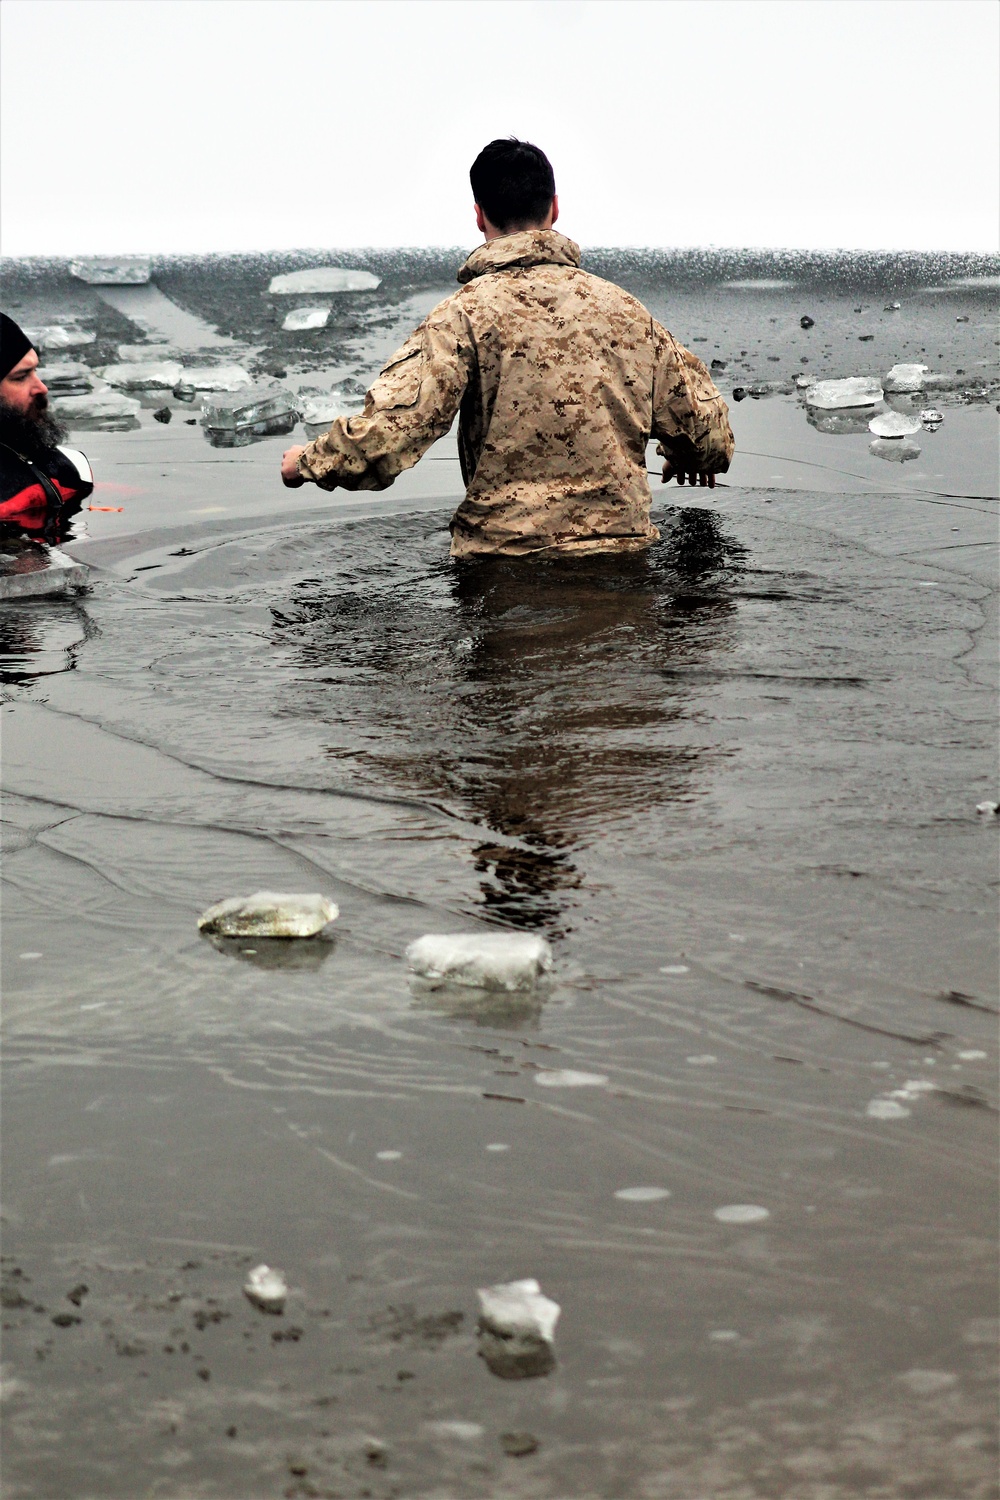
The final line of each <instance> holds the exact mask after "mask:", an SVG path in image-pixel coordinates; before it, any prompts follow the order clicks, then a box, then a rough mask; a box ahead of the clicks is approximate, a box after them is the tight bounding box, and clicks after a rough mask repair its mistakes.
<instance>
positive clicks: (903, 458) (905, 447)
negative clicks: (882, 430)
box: [868, 437, 920, 464]
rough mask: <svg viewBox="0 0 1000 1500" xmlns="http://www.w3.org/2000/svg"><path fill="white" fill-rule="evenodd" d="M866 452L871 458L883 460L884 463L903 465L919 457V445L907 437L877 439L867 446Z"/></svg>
mask: <svg viewBox="0 0 1000 1500" xmlns="http://www.w3.org/2000/svg"><path fill="white" fill-rule="evenodd" d="M868 452H869V453H870V454H871V455H872V457H873V458H884V459H885V461H886V463H890V464H905V463H909V461H910V459H911V458H919V457H920V445H919V443H915V442H914V441H913V439H912V438H908V437H904V438H898V437H896V438H885V437H877V438H873V439H872V441H871V442H870V443H869V444H868Z"/></svg>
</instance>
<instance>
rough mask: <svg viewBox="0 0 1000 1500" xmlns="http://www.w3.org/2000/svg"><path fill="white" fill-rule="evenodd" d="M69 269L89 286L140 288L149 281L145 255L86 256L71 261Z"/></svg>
mask: <svg viewBox="0 0 1000 1500" xmlns="http://www.w3.org/2000/svg"><path fill="white" fill-rule="evenodd" d="M69 269H70V272H71V274H72V275H74V276H76V277H77V278H78V279H79V280H80V281H85V282H86V283H87V285H88V286H139V285H141V284H142V283H144V282H147V281H148V280H149V260H148V258H147V257H146V256H145V255H86V256H81V258H80V259H79V260H71V261H70V263H69Z"/></svg>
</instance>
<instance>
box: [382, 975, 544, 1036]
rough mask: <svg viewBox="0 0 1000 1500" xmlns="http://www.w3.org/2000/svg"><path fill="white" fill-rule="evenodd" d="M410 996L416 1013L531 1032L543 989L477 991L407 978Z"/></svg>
mask: <svg viewBox="0 0 1000 1500" xmlns="http://www.w3.org/2000/svg"><path fill="white" fill-rule="evenodd" d="M410 993H411V995H412V996H413V1003H414V1005H415V1006H416V1007H417V1008H418V1009H420V1010H436V1011H438V1012H440V1013H441V1014H442V1015H446V1016H451V1017H452V1018H453V1019H459V1020H463V1021H473V1022H474V1023H475V1024H476V1025H477V1026H489V1027H492V1028H493V1029H495V1030H512V1029H515V1028H517V1029H519V1030H527V1029H532V1030H533V1029H535V1028H536V1027H537V1026H538V1022H539V1020H540V1018H541V1014H542V1006H543V1003H544V1000H545V994H546V989H545V988H544V987H543V988H542V989H537V990H508V991H504V990H478V989H473V988H471V987H470V986H469V985H461V984H444V983H441V982H439V983H428V982H427V980H425V979H418V978H416V977H411V979H410Z"/></svg>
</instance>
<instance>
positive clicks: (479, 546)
mask: <svg viewBox="0 0 1000 1500" xmlns="http://www.w3.org/2000/svg"><path fill="white" fill-rule="evenodd" d="M491 152H492V153H493V155H494V160H493V161H492V162H490V161H487V163H486V167H487V168H488V169H492V170H487V171H486V173H485V176H484V172H483V170H482V164H483V162H484V158H488V157H489V153H491ZM526 153H535V155H534V156H532V155H528V156H527V157H526V158H525V154H526ZM519 156H520V157H521V161H520V162H519V161H518V157H519ZM539 158H540V162H541V163H542V164H544V169H547V172H548V178H547V180H546V178H545V173H544V169H542V168H541V167H540V163H539V160H538V159H539ZM498 163H499V169H498ZM477 168H479V169H480V171H479V177H480V179H481V181H480V183H479V184H477ZM519 168H520V170H518V169H519ZM504 172H506V176H504ZM532 174H534V182H533V183H532ZM525 179H527V180H528V183H529V186H533V187H534V192H535V196H534V199H533V200H532V199H531V196H530V193H529V194H528V195H527V197H526V195H525V192H524V182H525ZM472 180H473V191H474V192H475V193H476V198H477V208H476V213H477V222H478V223H479V227H480V228H481V229H482V230H483V232H484V234H485V236H486V243H485V244H483V245H481V246H480V247H479V249H477V250H474V251H473V253H472V254H471V255H470V256H469V258H468V260H467V261H466V262H465V264H464V265H463V266H462V268H461V270H460V271H459V273H458V280H459V281H460V282H461V283H462V289H461V290H460V291H458V292H456V293H455V294H454V295H453V296H451V297H448V298H447V299H446V300H445V301H444V302H442V303H440V304H439V305H438V306H437V307H436V308H435V309H434V311H433V312H432V313H430V314H429V316H428V317H427V318H426V319H425V320H424V322H423V323H422V324H421V325H420V327H419V328H418V329H417V331H416V332H415V333H414V334H413V335H412V336H411V337H410V338H409V339H407V341H406V343H405V344H404V345H403V347H402V348H401V349H400V350H399V351H398V352H397V353H396V354H394V355H393V356H392V358H391V359H390V360H389V362H388V364H386V365H385V367H384V369H383V370H382V372H381V374H380V375H379V376H378V378H377V380H376V381H375V382H374V384H373V385H372V387H371V389H370V390H369V392H368V394H367V396H366V398H365V406H364V411H363V413H361V414H360V415H358V416H351V417H339V418H338V419H337V420H336V421H335V422H334V424H333V426H332V427H331V428H330V430H329V432H327V433H325V434H324V435H323V436H322V437H318V438H316V439H315V440H314V441H313V442H311V443H309V444H308V445H307V446H306V447H304V448H292V449H289V451H288V452H287V453H286V454H285V457H284V460H283V463H282V477H283V478H284V481H285V483H286V484H289V485H296V484H301V483H302V482H303V481H304V480H314V481H315V482H316V483H317V484H318V485H320V486H321V487H322V488H323V489H330V490H332V489H336V488H338V487H339V488H343V489H347V490H383V489H386V488H387V487H388V486H389V485H391V484H392V482H393V480H394V479H395V478H396V476H397V474H400V473H402V471H403V470H404V469H408V468H411V467H412V465H413V464H415V463H416V462H417V460H418V459H419V458H420V457H421V455H422V454H423V453H424V452H425V451H426V450H427V448H429V447H430V445H431V444H432V443H433V442H435V441H436V439H437V438H439V437H442V436H443V435H444V434H445V433H446V432H447V431H448V430H449V428H450V427H451V424H452V422H453V420H454V418H455V414H456V412H457V413H458V415H459V433H458V446H459V455H460V458H461V464H462V478H463V480H464V481H465V484H466V495H465V499H464V500H463V501H462V503H461V505H460V506H459V507H458V510H457V511H456V513H455V516H454V517H453V519H452V523H451V532H452V543H451V551H452V556H454V557H469V556H472V555H475V554H481V553H491V552H492V553H497V552H499V553H506V554H508V555H509V554H517V553H529V552H544V551H551V550H556V549H557V550H560V551H563V552H566V551H574V552H597V551H627V550H633V549H636V548H642V547H647V546H649V544H650V543H651V542H654V541H656V539H657V538H658V536H659V532H658V531H657V529H656V527H655V526H653V525H652V523H651V521H650V518H649V509H650V501H651V495H650V489H649V481H648V479H647V476H646V444H647V443H648V441H649V440H650V438H651V437H653V438H657V439H658V440H659V442H658V447H657V452H658V453H660V455H661V456H662V457H663V458H664V459H665V461H666V462H665V466H664V479H669V478H671V477H672V476H673V475H676V477H677V478H678V480H679V481H680V482H681V483H683V482H684V478H685V477H687V478H688V479H689V480H690V482H691V483H700V484H708V485H713V484H714V476H715V475H716V474H717V473H725V471H726V469H728V467H729V461H730V459H731V458H732V454H733V435H732V431H731V429H730V426H729V420H728V409H727V407H726V404H725V402H724V401H723V399H722V397H721V396H720V395H719V392H718V391H717V390H716V388H715V386H714V384H713V383H712V380H711V378H710V376H709V374H708V371H707V370H706V369H705V366H704V365H703V364H702V363H701V361H700V360H698V359H696V358H695V356H694V355H693V354H690V353H689V352H688V351H687V350H686V349H684V348H682V347H681V345H680V344H678V343H677V341H676V340H675V339H674V338H673V337H672V336H671V335H670V334H669V333H668V332H667V331H666V329H665V328H661V327H660V325H659V324H658V323H657V322H656V320H655V319H654V318H653V317H652V316H651V315H650V313H649V312H648V311H647V310H646V308H644V307H643V305H642V303H641V302H639V301H637V300H636V298H635V297H631V296H629V294H628V293H627V292H624V291H622V290H621V288H620V287H617V286H615V285H614V284H613V283H611V282H608V281H602V280H601V279H600V278H599V277H596V276H591V275H589V274H588V273H587V272H586V271H582V270H580V250H579V247H578V246H577V245H575V244H574V243H573V241H572V240H569V239H566V238H565V236H563V235H561V234H559V233H557V232H556V231H555V230H554V229H553V228H552V227H551V226H552V224H553V222H554V220H555V218H556V216H557V214H558V211H559V209H558V199H557V198H556V197H555V195H554V192H553V191H552V189H553V188H554V181H553V180H552V177H551V167H550V166H549V164H548V161H547V160H546V158H545V157H544V155H543V153H542V152H540V151H539V150H538V148H537V147H533V146H528V145H527V144H526V143H521V142H511V141H495V142H493V143H492V145H491V146H488V147H487V148H486V150H485V151H484V152H483V153H482V154H481V156H480V157H479V158H478V159H477V162H476V164H475V165H474V167H473V170H472ZM477 186H478V188H479V191H477ZM505 191H506V196H505ZM483 199H486V200H487V201H486V203H485V204H484V202H483ZM526 204H527V207H528V209H529V211H530V209H531V208H532V207H534V210H535V212H534V214H529V215H525V213H524V208H525V206H526ZM543 206H544V212H540V211H539V210H540V209H541V208H542V207H543ZM519 208H520V209H521V213H520V214H518V212H517V210H518V209H519ZM491 210H492V212H491ZM512 214H513V215H514V222H511V215H512ZM494 215H495V216H496V217H495V218H494ZM526 217H527V218H528V222H527V223H525V218H526ZM497 219H499V220H500V225H501V226H502V227H498V225H497V222H496V220H497ZM518 219H520V222H518Z"/></svg>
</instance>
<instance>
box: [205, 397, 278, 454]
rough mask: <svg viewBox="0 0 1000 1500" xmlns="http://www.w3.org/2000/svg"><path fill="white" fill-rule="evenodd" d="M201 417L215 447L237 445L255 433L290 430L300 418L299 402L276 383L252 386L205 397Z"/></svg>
mask: <svg viewBox="0 0 1000 1500" xmlns="http://www.w3.org/2000/svg"><path fill="white" fill-rule="evenodd" d="M202 412H203V417H202V420H203V422H204V425H205V427H206V429H207V431H208V437H209V441H210V442H211V443H214V445H215V446H216V447H218V448H232V447H240V446H241V445H243V444H244V443H249V442H252V441H253V440H254V438H258V437H270V436H271V435H273V434H274V433H279V432H291V430H292V428H293V427H294V426H295V424H296V422H297V421H298V419H299V413H298V403H297V401H296V399H295V398H294V397H293V396H291V395H290V394H289V393H288V391H285V390H282V389H281V388H280V387H279V386H255V387H254V386H251V387H248V388H247V389H245V390H241V391H237V392H235V393H234V394H232V395H222V394H218V395H215V396H212V397H210V398H209V399H208V400H206V401H205V403H204V405H203V407H202Z"/></svg>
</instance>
